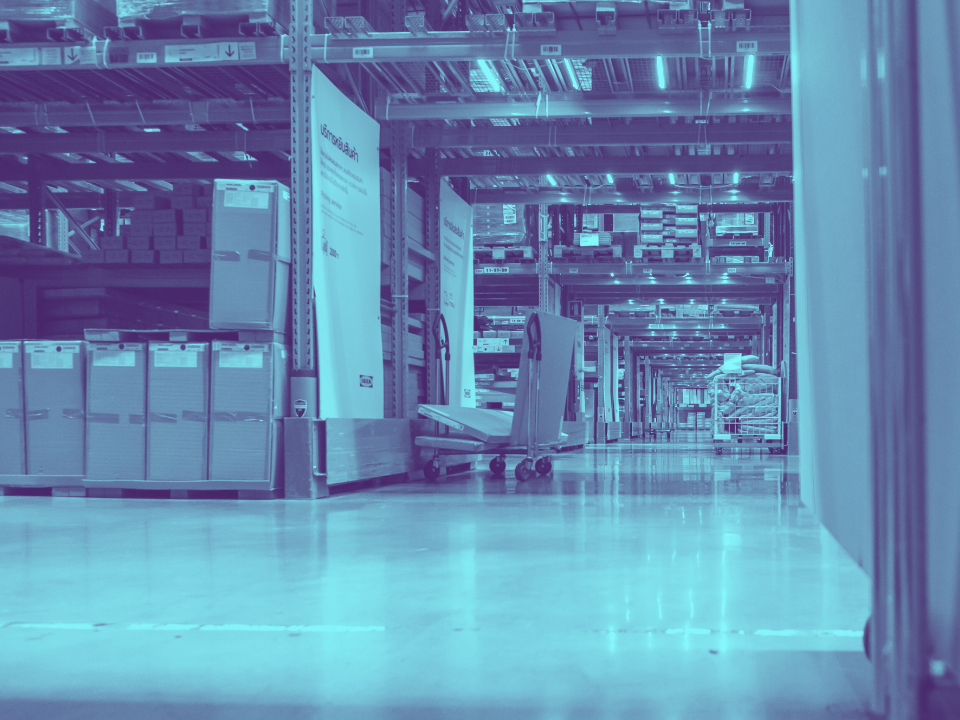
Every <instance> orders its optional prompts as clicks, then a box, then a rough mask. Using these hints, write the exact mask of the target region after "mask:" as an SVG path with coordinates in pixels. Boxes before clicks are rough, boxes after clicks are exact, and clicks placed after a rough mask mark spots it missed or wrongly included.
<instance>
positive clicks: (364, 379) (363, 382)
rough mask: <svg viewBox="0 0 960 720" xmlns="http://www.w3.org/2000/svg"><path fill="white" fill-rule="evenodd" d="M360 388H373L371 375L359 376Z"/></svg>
mask: <svg viewBox="0 0 960 720" xmlns="http://www.w3.org/2000/svg"><path fill="white" fill-rule="evenodd" d="M360 387H362V388H372V387H373V375H361V376H360Z"/></svg>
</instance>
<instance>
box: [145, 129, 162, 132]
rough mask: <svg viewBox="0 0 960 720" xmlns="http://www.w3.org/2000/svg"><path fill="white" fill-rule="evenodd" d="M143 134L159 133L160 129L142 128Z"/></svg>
mask: <svg viewBox="0 0 960 720" xmlns="http://www.w3.org/2000/svg"><path fill="white" fill-rule="evenodd" d="M143 131H144V132H160V128H144V129H143Z"/></svg>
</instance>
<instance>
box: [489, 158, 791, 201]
mask: <svg viewBox="0 0 960 720" xmlns="http://www.w3.org/2000/svg"><path fill="white" fill-rule="evenodd" d="M678 159H679V158H678ZM471 199H472V200H473V202H475V203H507V204H521V205H538V204H539V205H560V204H565V203H572V204H575V205H601V204H603V205H623V204H643V205H662V204H668V205H674V204H677V203H687V204H691V205H692V204H699V203H701V202H702V203H717V202H724V201H728V202H734V203H775V202H791V201H793V188H792V187H786V188H773V189H772V190H727V189H723V190H714V189H711V188H710V187H703V188H701V189H699V190H687V189H680V190H674V191H667V192H654V191H650V190H625V191H621V190H615V189H613V188H611V187H609V186H607V187H597V188H589V187H588V188H585V187H579V188H569V189H560V188H558V189H551V188H540V189H539V190H524V189H520V188H503V189H490V190H480V189H478V190H474V191H473V197H472V198H471Z"/></svg>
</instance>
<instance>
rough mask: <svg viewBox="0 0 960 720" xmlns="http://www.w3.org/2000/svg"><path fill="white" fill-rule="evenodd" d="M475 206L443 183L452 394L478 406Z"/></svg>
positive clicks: (444, 297)
mask: <svg viewBox="0 0 960 720" xmlns="http://www.w3.org/2000/svg"><path fill="white" fill-rule="evenodd" d="M472 266H473V208H472V207H470V205H469V204H468V203H466V202H464V201H463V200H462V199H461V198H460V196H459V195H457V194H456V193H455V192H454V191H453V188H451V187H450V186H449V185H447V184H446V183H441V184H440V311H441V312H442V313H443V317H444V319H445V320H446V321H447V331H448V332H449V333H450V378H449V382H448V385H447V386H448V387H449V388H450V396H449V398H448V400H447V402H448V403H449V404H450V405H459V406H460V407H476V406H477V390H476V377H475V375H474V371H473V272H472V271H471V268H472Z"/></svg>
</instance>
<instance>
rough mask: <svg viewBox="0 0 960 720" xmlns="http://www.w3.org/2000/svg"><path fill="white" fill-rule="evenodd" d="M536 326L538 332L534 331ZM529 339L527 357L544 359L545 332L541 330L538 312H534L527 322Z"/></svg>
mask: <svg viewBox="0 0 960 720" xmlns="http://www.w3.org/2000/svg"><path fill="white" fill-rule="evenodd" d="M534 327H536V329H537V331H536V333H534V332H533V328H534ZM527 340H529V349H528V352H527V357H528V358H529V359H531V360H543V333H542V332H541V331H540V316H539V315H538V314H537V313H533V314H532V315H531V316H530V321H529V322H528V323H527Z"/></svg>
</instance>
